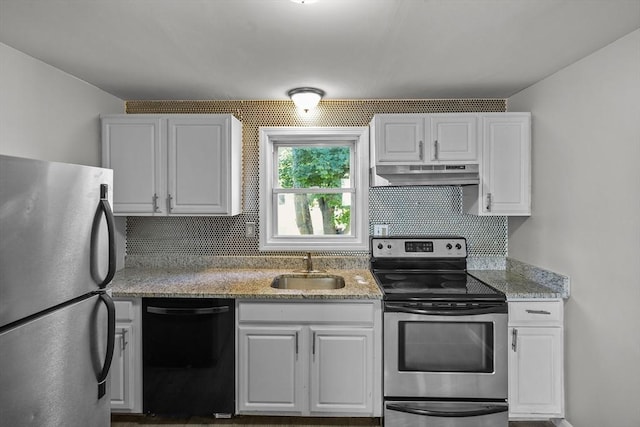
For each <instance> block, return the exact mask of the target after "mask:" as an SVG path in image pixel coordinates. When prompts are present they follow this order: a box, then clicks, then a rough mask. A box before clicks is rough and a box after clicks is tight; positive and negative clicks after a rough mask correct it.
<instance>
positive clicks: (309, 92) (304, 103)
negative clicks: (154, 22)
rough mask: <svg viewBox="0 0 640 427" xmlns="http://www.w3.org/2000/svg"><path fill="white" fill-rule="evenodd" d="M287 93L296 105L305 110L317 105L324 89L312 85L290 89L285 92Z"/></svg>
mask: <svg viewBox="0 0 640 427" xmlns="http://www.w3.org/2000/svg"><path fill="white" fill-rule="evenodd" d="M287 95H289V97H290V98H291V100H292V101H293V103H294V104H295V105H296V107H298V108H299V109H301V110H303V111H304V112H307V111H309V110H311V109H313V108H315V107H316V106H317V105H318V103H319V102H320V100H321V99H322V97H323V96H324V91H323V90H320V89H316V88H313V87H300V88H296V89H291V90H290V91H289V92H287Z"/></svg>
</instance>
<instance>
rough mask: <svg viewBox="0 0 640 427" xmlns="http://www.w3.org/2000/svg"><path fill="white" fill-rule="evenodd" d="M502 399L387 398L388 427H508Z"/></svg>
mask: <svg viewBox="0 0 640 427" xmlns="http://www.w3.org/2000/svg"><path fill="white" fill-rule="evenodd" d="M508 410H509V408H508V406H507V404H506V403H505V402H433V401H386V402H385V405H384V423H385V426H387V427H507V426H508V424H509V412H508Z"/></svg>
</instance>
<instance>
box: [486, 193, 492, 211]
mask: <svg viewBox="0 0 640 427" xmlns="http://www.w3.org/2000/svg"><path fill="white" fill-rule="evenodd" d="M491 202H492V200H491V193H487V211H488V212H491Z"/></svg>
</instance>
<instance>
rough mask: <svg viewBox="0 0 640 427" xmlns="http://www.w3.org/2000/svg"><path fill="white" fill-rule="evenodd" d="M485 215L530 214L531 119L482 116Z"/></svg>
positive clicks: (508, 114) (508, 115)
mask: <svg viewBox="0 0 640 427" xmlns="http://www.w3.org/2000/svg"><path fill="white" fill-rule="evenodd" d="M482 128H483V154H482V180H481V181H482V182H481V186H482V200H481V202H480V203H481V205H480V206H481V209H482V213H483V214H488V215H530V214H531V117H530V115H529V114H528V113H523V114H514V113H507V114H492V115H487V116H483V117H482Z"/></svg>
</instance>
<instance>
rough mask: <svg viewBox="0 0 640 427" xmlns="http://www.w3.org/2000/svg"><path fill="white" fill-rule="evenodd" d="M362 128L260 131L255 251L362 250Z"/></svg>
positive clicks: (365, 179) (364, 236) (364, 189)
mask: <svg viewBox="0 0 640 427" xmlns="http://www.w3.org/2000/svg"><path fill="white" fill-rule="evenodd" d="M368 144H369V134H368V128H366V127H346V128H332V127H270V128H261V129H260V151H261V156H260V158H261V163H260V166H261V174H260V188H261V192H260V249H261V250H278V251H288V250H291V251H297V250H304V251H316V250H367V249H368V240H367V236H368V212H367V211H368V191H367V190H368V188H369V181H368V169H367V165H368V157H369V156H368Z"/></svg>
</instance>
